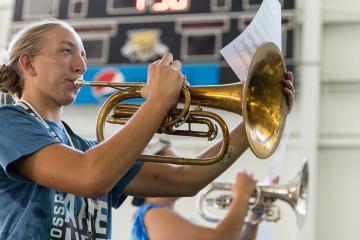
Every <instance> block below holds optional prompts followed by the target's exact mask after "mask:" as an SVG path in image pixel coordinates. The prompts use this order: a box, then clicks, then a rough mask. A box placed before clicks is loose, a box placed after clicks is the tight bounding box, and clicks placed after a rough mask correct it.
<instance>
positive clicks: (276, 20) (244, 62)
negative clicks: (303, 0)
mask: <svg viewBox="0 0 360 240" xmlns="http://www.w3.org/2000/svg"><path fill="white" fill-rule="evenodd" d="M265 42H273V43H275V44H276V45H277V46H278V48H279V49H281V5H280V3H279V1H278V0H264V1H263V2H262V4H261V6H260V8H259V10H258V11H257V13H256V15H255V17H254V18H253V20H252V21H251V23H250V24H249V26H248V27H247V28H246V29H245V30H244V31H243V32H242V33H241V34H240V35H239V36H237V37H236V38H235V39H234V40H233V41H232V42H230V43H229V44H228V45H226V46H225V47H224V48H223V49H221V50H220V53H221V54H222V56H223V57H224V59H225V61H226V62H227V63H228V64H229V65H230V67H231V69H232V70H233V71H234V72H235V74H236V75H237V77H238V78H239V79H240V81H242V82H244V81H246V77H247V73H248V70H249V66H250V63H251V59H252V57H253V56H254V54H255V51H256V49H257V48H258V47H259V46H260V45H261V44H263V43H265Z"/></svg>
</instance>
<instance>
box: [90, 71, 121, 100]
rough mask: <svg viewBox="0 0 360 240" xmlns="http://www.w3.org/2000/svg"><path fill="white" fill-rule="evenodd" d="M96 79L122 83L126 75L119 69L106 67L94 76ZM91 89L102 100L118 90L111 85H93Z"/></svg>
mask: <svg viewBox="0 0 360 240" xmlns="http://www.w3.org/2000/svg"><path fill="white" fill-rule="evenodd" d="M94 81H98V82H110V83H120V82H124V81H125V77H124V75H123V74H122V73H121V72H120V71H119V70H118V69H114V68H105V69H103V70H101V71H100V72H99V73H97V74H96V75H95V76H94ZM91 90H92V94H93V96H94V97H95V98H97V99H98V100H100V101H103V100H105V99H106V98H107V97H108V96H110V95H111V94H113V93H114V92H116V89H114V88H110V87H93V88H91Z"/></svg>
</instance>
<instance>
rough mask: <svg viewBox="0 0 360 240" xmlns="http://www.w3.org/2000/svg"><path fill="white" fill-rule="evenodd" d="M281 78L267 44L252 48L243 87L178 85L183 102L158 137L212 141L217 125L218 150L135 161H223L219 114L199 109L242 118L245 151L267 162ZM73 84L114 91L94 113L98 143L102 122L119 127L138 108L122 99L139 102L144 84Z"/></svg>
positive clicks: (280, 65)
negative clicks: (195, 155)
mask: <svg viewBox="0 0 360 240" xmlns="http://www.w3.org/2000/svg"><path fill="white" fill-rule="evenodd" d="M285 76H286V66H285V62H284V59H283V57H282V54H281V51H280V50H279V48H278V47H277V46H276V45H275V44H274V43H270V42H268V43H264V44H263V45H261V46H260V47H259V48H257V50H256V52H255V54H254V56H253V58H252V61H251V64H250V67H249V71H248V75H247V79H246V81H245V82H244V83H242V82H239V83H235V84H224V85H214V86H191V87H190V86H188V87H186V86H184V87H183V89H182V93H181V95H180V98H179V101H178V102H180V103H183V108H182V109H178V108H176V107H174V108H173V109H171V110H170V111H169V112H168V114H167V117H166V118H165V120H164V121H163V123H162V125H161V126H160V128H159V129H158V133H162V134H169V135H181V136H190V137H203V138H207V139H208V140H213V139H214V138H215V137H216V135H217V133H218V127H217V126H219V127H220V129H221V131H222V134H223V136H222V139H223V144H222V148H221V149H220V150H219V152H218V153H217V154H216V155H215V156H214V157H211V158H201V159H196V158H195V159H194V158H182V157H176V158H174V157H167V156H158V155H141V156H140V158H139V160H142V161H145V162H157V163H171V164H178V165H208V164H214V163H218V162H221V161H224V160H226V157H227V154H228V148H229V130H228V126H227V124H226V123H225V121H224V120H223V119H222V118H221V117H220V116H219V115H217V114H216V113H214V112H210V111H204V110H203V109H202V108H203V107H210V108H216V109H221V110H225V111H229V112H233V113H236V114H239V115H242V116H243V120H244V123H245V131H246V135H247V139H248V142H249V145H250V148H251V150H252V151H253V152H254V154H255V155H256V156H257V157H258V158H261V159H264V158H268V157H269V156H270V155H271V154H272V153H273V152H274V151H275V150H276V149H277V147H278V145H279V143H280V140H281V136H282V133H283V129H284V126H285V121H286V116H287V113H288V109H287V104H286V97H285V95H284V92H283V87H284V86H283V81H282V80H283V79H284V78H285ZM74 84H75V87H83V86H91V87H99V86H100V87H101V86H103V87H112V88H115V89H117V90H118V91H117V92H115V93H114V94H113V95H112V96H110V97H109V98H108V99H107V100H106V101H105V102H104V104H103V105H102V107H101V109H100V111H99V114H98V119H97V124H96V134H97V138H98V140H99V141H103V140H104V126H105V122H107V123H112V124H125V123H126V122H127V121H128V120H129V119H130V118H131V116H132V115H133V114H134V113H135V112H136V111H137V110H138V108H139V105H136V104H124V103H123V101H125V100H128V99H132V98H141V94H140V90H141V88H142V87H144V86H145V84H144V83H108V82H94V81H93V82H87V81H84V80H82V79H78V80H76V81H75V83H74ZM190 106H194V109H192V110H190ZM214 122H215V123H216V124H215V123H214ZM184 123H187V124H188V125H189V127H188V128H189V130H179V129H177V128H178V127H179V126H180V125H182V124H184ZM192 124H199V125H204V126H205V127H206V128H207V129H208V130H207V131H194V130H191V125H192Z"/></svg>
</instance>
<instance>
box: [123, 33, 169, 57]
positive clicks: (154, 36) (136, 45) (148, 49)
mask: <svg viewBox="0 0 360 240" xmlns="http://www.w3.org/2000/svg"><path fill="white" fill-rule="evenodd" d="M160 35H161V31H160V30H159V29H137V30H130V31H128V32H127V36H128V40H127V41H126V43H125V45H124V46H123V47H122V49H121V53H122V55H123V56H124V57H127V58H128V59H129V60H130V61H131V62H136V61H140V62H148V61H149V60H152V59H155V58H156V57H157V56H162V55H163V54H164V53H165V52H166V51H168V49H169V48H168V46H166V45H165V44H163V43H161V41H160Z"/></svg>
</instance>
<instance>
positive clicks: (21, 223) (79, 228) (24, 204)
mask: <svg viewBox="0 0 360 240" xmlns="http://www.w3.org/2000/svg"><path fill="white" fill-rule="evenodd" d="M47 123H48V124H49V126H51V128H52V129H54V131H55V132H56V134H57V135H58V136H59V137H60V139H61V141H62V142H63V143H64V144H66V145H68V146H70V143H69V141H68V139H67V137H66V134H65V132H64V131H63V129H62V128H60V127H59V126H57V125H56V124H55V123H53V122H47ZM75 138H76V141H77V143H78V144H77V145H78V147H79V150H81V151H86V150H87V149H89V148H91V147H93V146H95V145H96V144H97V142H96V141H89V140H85V139H82V138H81V137H79V136H77V135H75ZM54 143H58V142H57V141H56V140H55V138H54V137H53V136H52V135H51V133H50V131H49V130H48V129H47V128H46V127H45V126H44V125H43V124H41V123H40V122H39V121H38V120H37V119H35V118H34V117H33V116H31V115H30V114H29V113H28V112H26V111H25V110H23V109H22V108H20V107H19V106H14V105H7V106H3V107H0V164H1V168H0V239H1V240H5V239H11V240H18V239H19V240H20V239H21V240H23V239H41V240H42V239H46V240H47V239H88V238H87V236H88V231H87V230H88V225H87V219H86V210H87V209H88V208H87V201H86V200H85V199H84V198H83V197H79V196H76V195H74V194H68V193H64V192H60V191H57V190H55V189H50V188H46V187H43V186H40V185H38V184H36V183H34V182H32V181H30V180H28V179H26V178H25V177H23V176H21V175H20V174H19V173H18V172H16V171H15V169H14V168H13V167H12V165H13V163H14V162H15V161H17V160H19V159H20V158H21V157H24V156H27V155H30V154H32V153H35V152H36V151H38V150H40V149H41V148H44V147H46V146H48V145H50V144H54ZM141 166H142V162H139V161H138V162H136V163H135V164H134V165H133V166H132V168H131V169H130V170H129V171H128V172H127V173H126V175H125V176H124V177H123V178H122V179H121V180H120V181H119V182H118V184H117V185H116V186H115V187H114V188H113V189H112V191H111V192H110V193H109V194H107V195H106V196H103V197H100V198H99V199H97V201H96V204H95V205H94V206H95V209H94V217H95V221H94V223H95V230H94V239H95V238H96V239H111V225H112V222H111V207H115V208H117V207H119V206H120V205H121V204H122V202H123V201H124V200H125V198H126V196H125V195H123V194H122V191H123V189H124V188H125V187H126V185H127V184H128V183H129V182H130V180H131V179H132V178H133V177H134V176H135V175H136V174H137V172H138V171H139V169H140V168H141Z"/></svg>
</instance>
